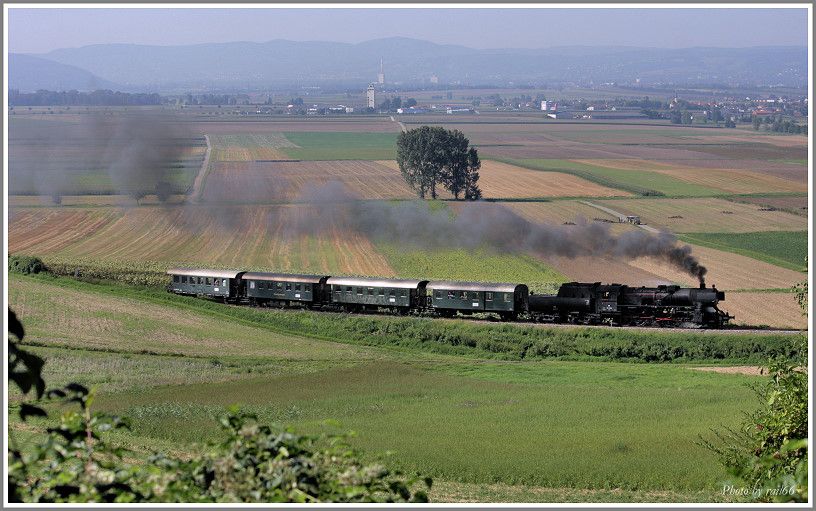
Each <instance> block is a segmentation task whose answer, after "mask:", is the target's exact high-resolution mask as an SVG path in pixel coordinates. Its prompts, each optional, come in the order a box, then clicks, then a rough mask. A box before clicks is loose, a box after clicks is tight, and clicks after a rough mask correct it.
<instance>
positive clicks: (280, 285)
mask: <svg viewBox="0 0 816 511" xmlns="http://www.w3.org/2000/svg"><path fill="white" fill-rule="evenodd" d="M275 286H276V287H277V288H278V289H283V283H282V282H276V283H275Z"/></svg>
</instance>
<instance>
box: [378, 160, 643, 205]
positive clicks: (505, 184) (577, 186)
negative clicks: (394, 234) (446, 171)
mask: <svg viewBox="0 0 816 511" xmlns="http://www.w3.org/2000/svg"><path fill="white" fill-rule="evenodd" d="M382 163H383V164H385V165H388V166H389V167H391V168H392V169H394V170H395V171H397V172H399V166H397V163H396V162H395V161H390V162H382ZM478 184H479V188H480V189H481V190H482V195H483V196H484V198H486V199H519V198H538V197H577V196H586V197H613V196H626V195H630V194H629V193H627V192H625V191H621V190H615V189H612V188H609V187H606V186H601V185H598V184H595V183H592V182H589V181H587V180H586V179H582V178H581V177H578V176H574V175H570V174H567V173H563V172H539V171H534V170H530V169H526V168H522V167H519V166H516V165H510V164H508V163H503V162H499V161H492V160H486V161H483V162H482V166H481V168H480V169H479V183H478ZM441 196H443V197H445V196H449V194H447V193H443V194H442V195H441Z"/></svg>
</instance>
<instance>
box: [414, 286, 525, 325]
mask: <svg viewBox="0 0 816 511" xmlns="http://www.w3.org/2000/svg"><path fill="white" fill-rule="evenodd" d="M425 288H426V290H427V294H428V307H430V308H431V309H433V310H435V311H437V312H438V313H439V314H440V315H442V316H453V315H455V314H456V313H457V312H461V313H462V314H474V313H477V312H493V313H496V314H498V315H499V317H501V318H502V319H504V320H507V319H516V318H517V317H518V315H519V314H521V313H523V312H526V311H527V295H528V294H529V290H528V289H527V286H525V285H524V284H485V283H481V282H451V281H431V282H428V284H427V286H425Z"/></svg>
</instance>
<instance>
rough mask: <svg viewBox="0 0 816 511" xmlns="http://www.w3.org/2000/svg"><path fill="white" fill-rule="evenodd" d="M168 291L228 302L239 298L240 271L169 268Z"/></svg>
mask: <svg viewBox="0 0 816 511" xmlns="http://www.w3.org/2000/svg"><path fill="white" fill-rule="evenodd" d="M167 274H168V275H171V276H172V280H171V282H170V285H169V287H168V289H169V290H170V291H172V292H174V293H178V294H181V295H191V296H210V297H212V298H219V299H223V300H229V301H237V300H238V299H239V298H241V275H243V274H244V272H242V271H235V270H211V269H206V268H171V269H169V270H167Z"/></svg>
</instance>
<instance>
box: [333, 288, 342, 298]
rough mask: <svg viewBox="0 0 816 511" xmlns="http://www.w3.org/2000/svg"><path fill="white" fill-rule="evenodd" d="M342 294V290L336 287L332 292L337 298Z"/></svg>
mask: <svg viewBox="0 0 816 511" xmlns="http://www.w3.org/2000/svg"><path fill="white" fill-rule="evenodd" d="M342 292H343V288H342V287H339V286H338V287H337V289H335V290H334V294H336V295H338V296H339V295H340V294H341V293H342Z"/></svg>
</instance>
